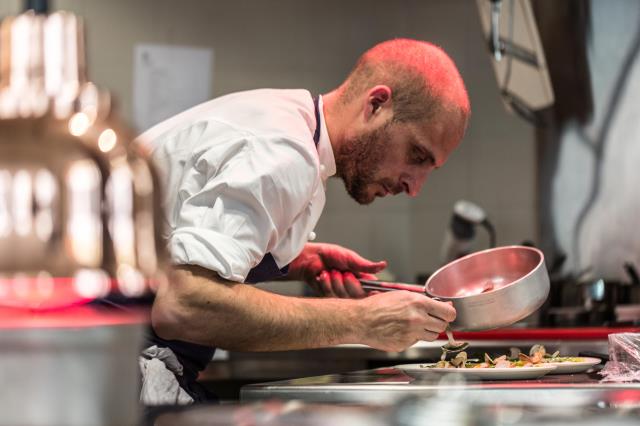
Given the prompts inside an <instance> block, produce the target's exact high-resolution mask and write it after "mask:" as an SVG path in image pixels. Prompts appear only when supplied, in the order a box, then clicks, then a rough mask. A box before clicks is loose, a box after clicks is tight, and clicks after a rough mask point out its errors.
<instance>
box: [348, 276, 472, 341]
mask: <svg viewBox="0 0 640 426" xmlns="http://www.w3.org/2000/svg"><path fill="white" fill-rule="evenodd" d="M359 281H360V284H361V285H362V289H363V290H366V291H381V292H386V291H396V290H405V291H412V292H414V293H421V294H424V295H425V296H428V297H430V298H431V299H433V300H437V301H439V302H442V299H439V298H438V297H433V296H429V295H428V294H427V292H426V291H425V288H424V286H421V285H417V284H405V283H393V282H388V281H377V280H367V279H362V278H360V279H359ZM444 332H445V334H446V335H447V339H448V340H449V341H448V342H447V343H445V344H444V345H442V350H443V351H444V352H449V353H456V352H462V351H464V350H465V349H467V347H469V343H468V342H456V341H455V340H454V338H453V334H452V333H451V329H450V328H449V326H448V325H447V328H446V330H445V331H444Z"/></svg>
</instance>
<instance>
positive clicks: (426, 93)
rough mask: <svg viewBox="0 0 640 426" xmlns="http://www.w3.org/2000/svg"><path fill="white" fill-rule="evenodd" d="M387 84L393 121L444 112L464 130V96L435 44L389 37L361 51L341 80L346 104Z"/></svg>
mask: <svg viewBox="0 0 640 426" xmlns="http://www.w3.org/2000/svg"><path fill="white" fill-rule="evenodd" d="M377 84H384V85H387V86H389V87H390V88H391V91H392V99H393V119H394V121H399V122H408V121H418V120H424V119H429V118H433V117H436V116H439V115H440V114H441V113H443V112H444V113H448V114H449V115H453V116H454V117H456V118H457V120H456V121H457V122H459V124H460V125H461V127H462V131H463V132H464V128H466V124H467V121H468V117H469V114H470V105H469V98H468V96H467V91H466V89H465V87H464V82H463V81H462V77H461V76H460V73H459V72H458V69H457V68H456V66H455V64H454V62H453V60H451V58H450V57H449V56H448V55H447V54H446V53H445V52H444V50H442V49H441V48H439V47H437V46H435V45H433V44H431V43H427V42H424V41H418V40H411V39H394V40H389V41H385V42H382V43H379V44H377V45H375V46H374V47H372V48H371V49H369V50H367V51H366V52H365V53H364V54H363V55H362V56H361V57H360V58H359V59H358V62H357V63H356V65H355V67H354V68H353V70H352V71H351V73H350V74H349V76H348V77H347V79H346V80H345V82H344V83H343V84H342V87H341V100H342V101H343V102H344V103H348V102H349V101H351V100H352V99H354V98H355V97H356V96H358V95H360V94H362V93H363V92H365V91H366V90H368V89H369V88H371V87H373V86H375V85H377Z"/></svg>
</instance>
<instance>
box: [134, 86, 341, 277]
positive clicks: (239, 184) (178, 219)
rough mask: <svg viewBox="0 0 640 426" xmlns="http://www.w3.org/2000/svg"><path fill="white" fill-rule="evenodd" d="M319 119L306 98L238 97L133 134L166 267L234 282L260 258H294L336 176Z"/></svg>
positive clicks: (298, 93) (279, 93)
mask: <svg viewBox="0 0 640 426" xmlns="http://www.w3.org/2000/svg"><path fill="white" fill-rule="evenodd" d="M320 111H321V120H320V121H321V123H320V125H321V132H320V135H321V137H320V141H319V145H318V148H317V149H316V146H315V144H314V141H313V134H314V131H315V128H316V119H315V113H314V106H313V101H312V97H311V94H310V93H309V92H308V91H306V90H275V89H261V90H253V91H248V92H240V93H235V94H231V95H227V96H223V97H221V98H217V99H214V100H212V101H209V102H206V103H204V104H201V105H199V106H196V107H194V108H192V109H189V110H187V111H185V112H183V113H181V114H179V115H177V116H175V117H173V118H171V119H169V120H167V121H165V122H163V123H160V124H158V125H157V126H155V127H153V128H151V129H150V130H148V131H147V132H145V133H144V134H142V135H141V136H140V137H139V138H138V140H139V141H140V142H141V143H143V144H145V145H147V146H148V147H149V148H150V149H151V151H152V154H153V159H154V160H155V162H156V165H157V166H158V168H159V169H160V174H161V178H162V180H163V183H164V190H165V200H164V209H165V211H164V213H165V219H166V224H165V225H166V235H165V236H166V237H167V239H168V244H169V250H170V253H171V257H172V260H173V262H175V263H177V264H193V265H199V266H202V267H205V268H207V269H210V270H214V271H216V272H217V273H218V274H219V275H220V276H222V277H224V278H226V279H229V280H233V281H239V282H242V281H244V280H245V278H246V276H247V274H248V272H249V271H250V269H251V268H253V267H254V266H255V265H257V264H258V263H259V262H260V261H261V260H262V258H263V257H264V255H265V254H266V253H271V255H272V256H273V258H274V260H275V261H276V264H277V266H278V267H279V268H282V267H284V266H285V265H287V264H289V263H290V262H291V261H292V260H293V259H294V258H295V257H296V256H297V255H298V254H299V253H300V251H301V250H302V248H303V246H304V244H305V243H306V241H307V238H308V236H309V235H310V233H311V232H312V231H313V228H314V227H315V225H316V223H317V221H318V219H319V217H320V213H321V212H322V209H323V207H324V204H325V188H326V180H327V178H328V177H329V176H331V175H333V174H334V173H335V171H336V165H335V159H334V155H333V150H332V148H331V142H330V140H329V136H328V133H327V128H326V125H325V122H324V116H323V114H322V104H321V100H320Z"/></svg>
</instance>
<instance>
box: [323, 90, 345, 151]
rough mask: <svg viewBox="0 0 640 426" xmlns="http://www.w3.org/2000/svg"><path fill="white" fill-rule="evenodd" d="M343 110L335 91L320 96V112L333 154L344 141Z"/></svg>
mask: <svg viewBox="0 0 640 426" xmlns="http://www.w3.org/2000/svg"><path fill="white" fill-rule="evenodd" d="M343 109H344V108H343V105H342V104H341V103H340V96H339V93H338V90H337V89H336V90H333V91H331V92H329V93H327V94H324V95H322V112H323V113H324V121H325V124H326V126H327V132H328V133H329V140H330V141H331V148H332V149H333V152H336V151H337V150H338V148H339V147H340V145H341V144H342V140H343V139H344V122H345V120H344V118H345V117H344V111H343Z"/></svg>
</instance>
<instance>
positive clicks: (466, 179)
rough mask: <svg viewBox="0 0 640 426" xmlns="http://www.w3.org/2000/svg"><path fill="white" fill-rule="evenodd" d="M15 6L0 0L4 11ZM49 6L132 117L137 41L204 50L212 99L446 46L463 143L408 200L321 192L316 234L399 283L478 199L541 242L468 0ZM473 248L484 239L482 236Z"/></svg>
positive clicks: (327, 84)
mask: <svg viewBox="0 0 640 426" xmlns="http://www.w3.org/2000/svg"><path fill="white" fill-rule="evenodd" d="M21 4H22V2H19V1H17V0H16V1H9V0H3V1H2V2H0V14H6V13H15V12H17V11H18V10H19V8H20V5H21ZM52 4H53V6H54V7H55V8H56V9H66V10H71V11H74V12H76V13H78V14H79V15H82V16H84V17H85V18H86V23H87V32H88V49H89V67H90V69H89V71H90V75H91V77H92V79H93V80H94V81H96V82H97V83H98V84H100V85H102V86H105V87H107V88H110V89H112V91H113V92H114V93H115V94H116V95H117V97H118V98H119V99H120V101H121V106H122V111H123V114H124V116H125V117H126V118H128V119H129V120H130V121H131V111H132V107H131V105H132V98H131V96H132V95H131V94H132V67H133V46H134V44H135V43H141V42H144V43H168V44H177V45H194V46H201V47H211V48H213V49H214V51H215V65H214V68H215V69H214V81H213V83H212V84H213V88H214V93H213V95H214V96H218V95H222V94H225V93H229V92H233V91H238V90H244V89H251V88H257V87H283V88H284V87H287V88H298V87H303V88H307V89H309V90H311V91H312V92H315V93H322V92H326V91H328V90H330V89H332V88H334V87H335V86H337V85H338V84H339V83H340V82H341V81H342V79H343V78H344V77H345V76H346V74H347V73H348V71H349V70H350V69H351V67H352V66H353V64H354V62H355V60H356V58H357V57H358V55H359V54H360V53H362V52H363V51H364V50H366V49H367V48H369V47H370V46H372V45H373V44H375V43H377V42H379V41H382V40H385V39H388V38H393V37H412V38H419V39H424V40H428V41H432V42H434V43H436V44H439V45H441V46H442V47H443V48H444V49H445V50H446V51H448V52H449V54H450V55H451V56H452V57H453V59H454V60H455V61H456V63H457V64H458V66H459V68H460V70H461V73H462V76H463V78H464V80H465V81H466V84H467V88H468V91H469V95H470V97H471V104H472V110H473V115H472V118H471V123H470V126H469V129H468V132H467V135H466V137H465V141H464V142H463V144H462V146H461V147H460V148H459V150H458V151H457V152H456V153H454V155H453V156H452V157H451V159H450V161H449V163H448V164H447V165H446V166H445V167H444V168H443V169H441V170H439V171H436V172H435V173H434V174H433V175H432V177H431V178H430V180H429V181H428V182H427V184H426V185H425V188H424V190H423V192H422V193H421V194H420V195H419V196H418V197H417V198H415V199H409V198H407V197H404V196H399V197H395V198H393V199H385V200H380V201H377V202H376V203H374V204H373V205H371V206H366V207H362V206H359V205H357V204H356V203H355V202H353V201H352V200H351V199H350V198H349V197H348V196H347V195H346V193H345V191H344V189H343V186H342V182H341V181H339V180H337V179H336V180H333V181H331V182H330V184H329V188H328V202H327V206H326V210H325V213H324V215H323V217H322V219H321V220H320V223H319V224H318V227H317V229H316V232H317V234H318V240H320V241H331V242H337V243H340V244H343V245H346V246H349V247H351V248H354V249H356V250H358V251H359V252H361V253H362V254H363V255H365V256H367V257H370V258H373V259H387V260H388V261H389V265H390V269H391V271H392V272H393V273H395V274H396V276H397V277H398V278H399V279H403V280H412V279H414V278H415V276H416V274H418V273H424V272H427V271H433V270H434V269H435V268H436V267H437V266H438V263H439V262H438V257H439V250H440V245H441V242H442V238H443V235H444V229H445V227H446V226H447V225H448V222H449V217H450V215H451V208H452V205H453V203H454V202H455V201H456V200H458V199H460V198H465V199H469V200H472V201H475V202H477V203H479V204H481V205H482V206H483V207H484V208H485V209H486V210H487V211H488V213H489V216H490V217H491V219H492V220H493V222H494V224H495V226H496V229H497V235H498V243H499V244H512V243H519V242H521V241H522V240H524V239H533V240H536V238H537V236H536V232H537V231H536V230H537V228H536V217H535V211H536V209H535V158H534V157H535V147H534V139H533V132H532V129H531V128H530V127H529V126H528V125H527V124H526V123H524V122H522V121H521V120H520V119H518V118H516V117H514V116H511V115H508V114H507V113H506V112H505V111H504V109H503V107H502V104H501V101H500V99H499V96H498V92H497V89H496V83H495V80H494V75H493V71H492V69H491V66H490V62H489V58H488V56H487V54H486V48H485V42H484V40H483V38H482V33H481V30H480V24H479V20H478V16H477V9H476V5H475V3H474V2H471V1H468V0H431V1H429V0H395V1H385V0H357V1H355V0H352V1H343V0H324V1H321V2H318V1H312V0H270V1H260V0H234V1H213V0H210V1H207V0H181V1H176V0H109V1H103V0H58V1H52ZM480 234H481V235H480V238H479V241H478V246H479V247H483V246H485V245H486V244H488V239H487V238H486V236H485V235H482V231H480Z"/></svg>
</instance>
